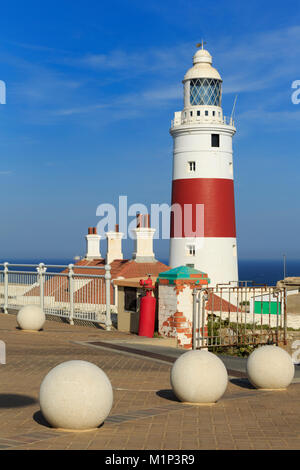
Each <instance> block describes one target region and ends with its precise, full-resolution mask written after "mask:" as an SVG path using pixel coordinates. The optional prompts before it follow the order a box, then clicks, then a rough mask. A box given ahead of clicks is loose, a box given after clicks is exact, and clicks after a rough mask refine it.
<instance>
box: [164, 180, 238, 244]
mask: <svg viewBox="0 0 300 470" xmlns="http://www.w3.org/2000/svg"><path fill="white" fill-rule="evenodd" d="M173 204H179V205H180V206H181V210H182V215H181V220H180V221H179V223H178V220H177V221H176V220H175V221H174V213H173V212H172V213H171V238H174V237H193V236H196V237H203V236H204V237H229V238H235V237H236V229H235V210H234V186H233V180H231V179H221V178H192V179H179V180H174V181H173V185H172V205H173ZM185 204H190V205H192V212H191V213H192V221H191V224H190V230H186V226H185V224H184V211H185V208H184V205H185ZM197 204H203V205H204V231H203V226H200V224H199V221H198V226H197V227H196V221H197V219H196V205H197ZM186 212H187V208H186ZM175 217H176V216H175ZM174 222H175V225H174ZM184 232H185V233H184Z"/></svg>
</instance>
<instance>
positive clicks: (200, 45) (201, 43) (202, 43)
mask: <svg viewBox="0 0 300 470" xmlns="http://www.w3.org/2000/svg"><path fill="white" fill-rule="evenodd" d="M204 44H207V42H205V41H203V39H202V41H201V42H198V44H196V46H197V47H201V49H203V46H204Z"/></svg>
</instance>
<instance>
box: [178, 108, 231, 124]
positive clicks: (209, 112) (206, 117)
mask: <svg viewBox="0 0 300 470" xmlns="http://www.w3.org/2000/svg"><path fill="white" fill-rule="evenodd" d="M195 124H225V125H227V126H232V127H234V120H233V118H232V117H226V116H223V114H222V112H221V111H220V110H216V109H201V110H199V109H195V108H193V109H187V110H184V111H178V112H176V113H175V115H174V119H173V120H172V121H171V128H172V129H173V128H174V127H178V126H182V125H195Z"/></svg>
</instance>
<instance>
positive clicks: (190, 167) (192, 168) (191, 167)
mask: <svg viewBox="0 0 300 470" xmlns="http://www.w3.org/2000/svg"><path fill="white" fill-rule="evenodd" d="M188 163H189V171H196V162H188Z"/></svg>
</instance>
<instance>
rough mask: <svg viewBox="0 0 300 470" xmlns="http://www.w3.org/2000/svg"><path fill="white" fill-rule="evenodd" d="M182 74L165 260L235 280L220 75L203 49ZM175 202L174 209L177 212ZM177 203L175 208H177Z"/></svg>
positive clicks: (229, 132) (229, 129)
mask: <svg viewBox="0 0 300 470" xmlns="http://www.w3.org/2000/svg"><path fill="white" fill-rule="evenodd" d="M200 47H201V48H200V49H199V50H198V51H197V52H196V54H195V55H194V65H193V67H192V68H190V69H189V70H188V71H187V73H186V74H185V77H184V79H183V85H184V108H183V111H179V112H175V116H174V121H172V126H171V130H170V133H171V135H172V137H173V140H174V150H173V183H172V205H175V206H173V207H175V209H176V210H175V209H174V211H173V212H172V214H171V240H170V265H171V267H177V266H181V265H189V266H191V267H195V268H196V269H200V270H201V271H204V272H206V273H207V274H208V277H209V278H210V279H211V284H210V285H211V286H215V285H216V284H218V283H222V284H223V283H228V282H230V281H238V268H237V245H236V228H235V208H234V186H233V162H232V137H233V135H234V134H235V127H234V123H233V120H232V118H230V119H229V120H228V119H226V118H225V117H224V116H223V111H222V107H221V100H222V79H221V77H220V75H219V73H218V71H217V70H216V69H215V68H213V67H212V65H211V64H212V57H211V55H210V54H209V52H208V51H207V50H205V49H203V42H202V44H201V45H200ZM178 208H179V212H178ZM180 209H181V210H180Z"/></svg>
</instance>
